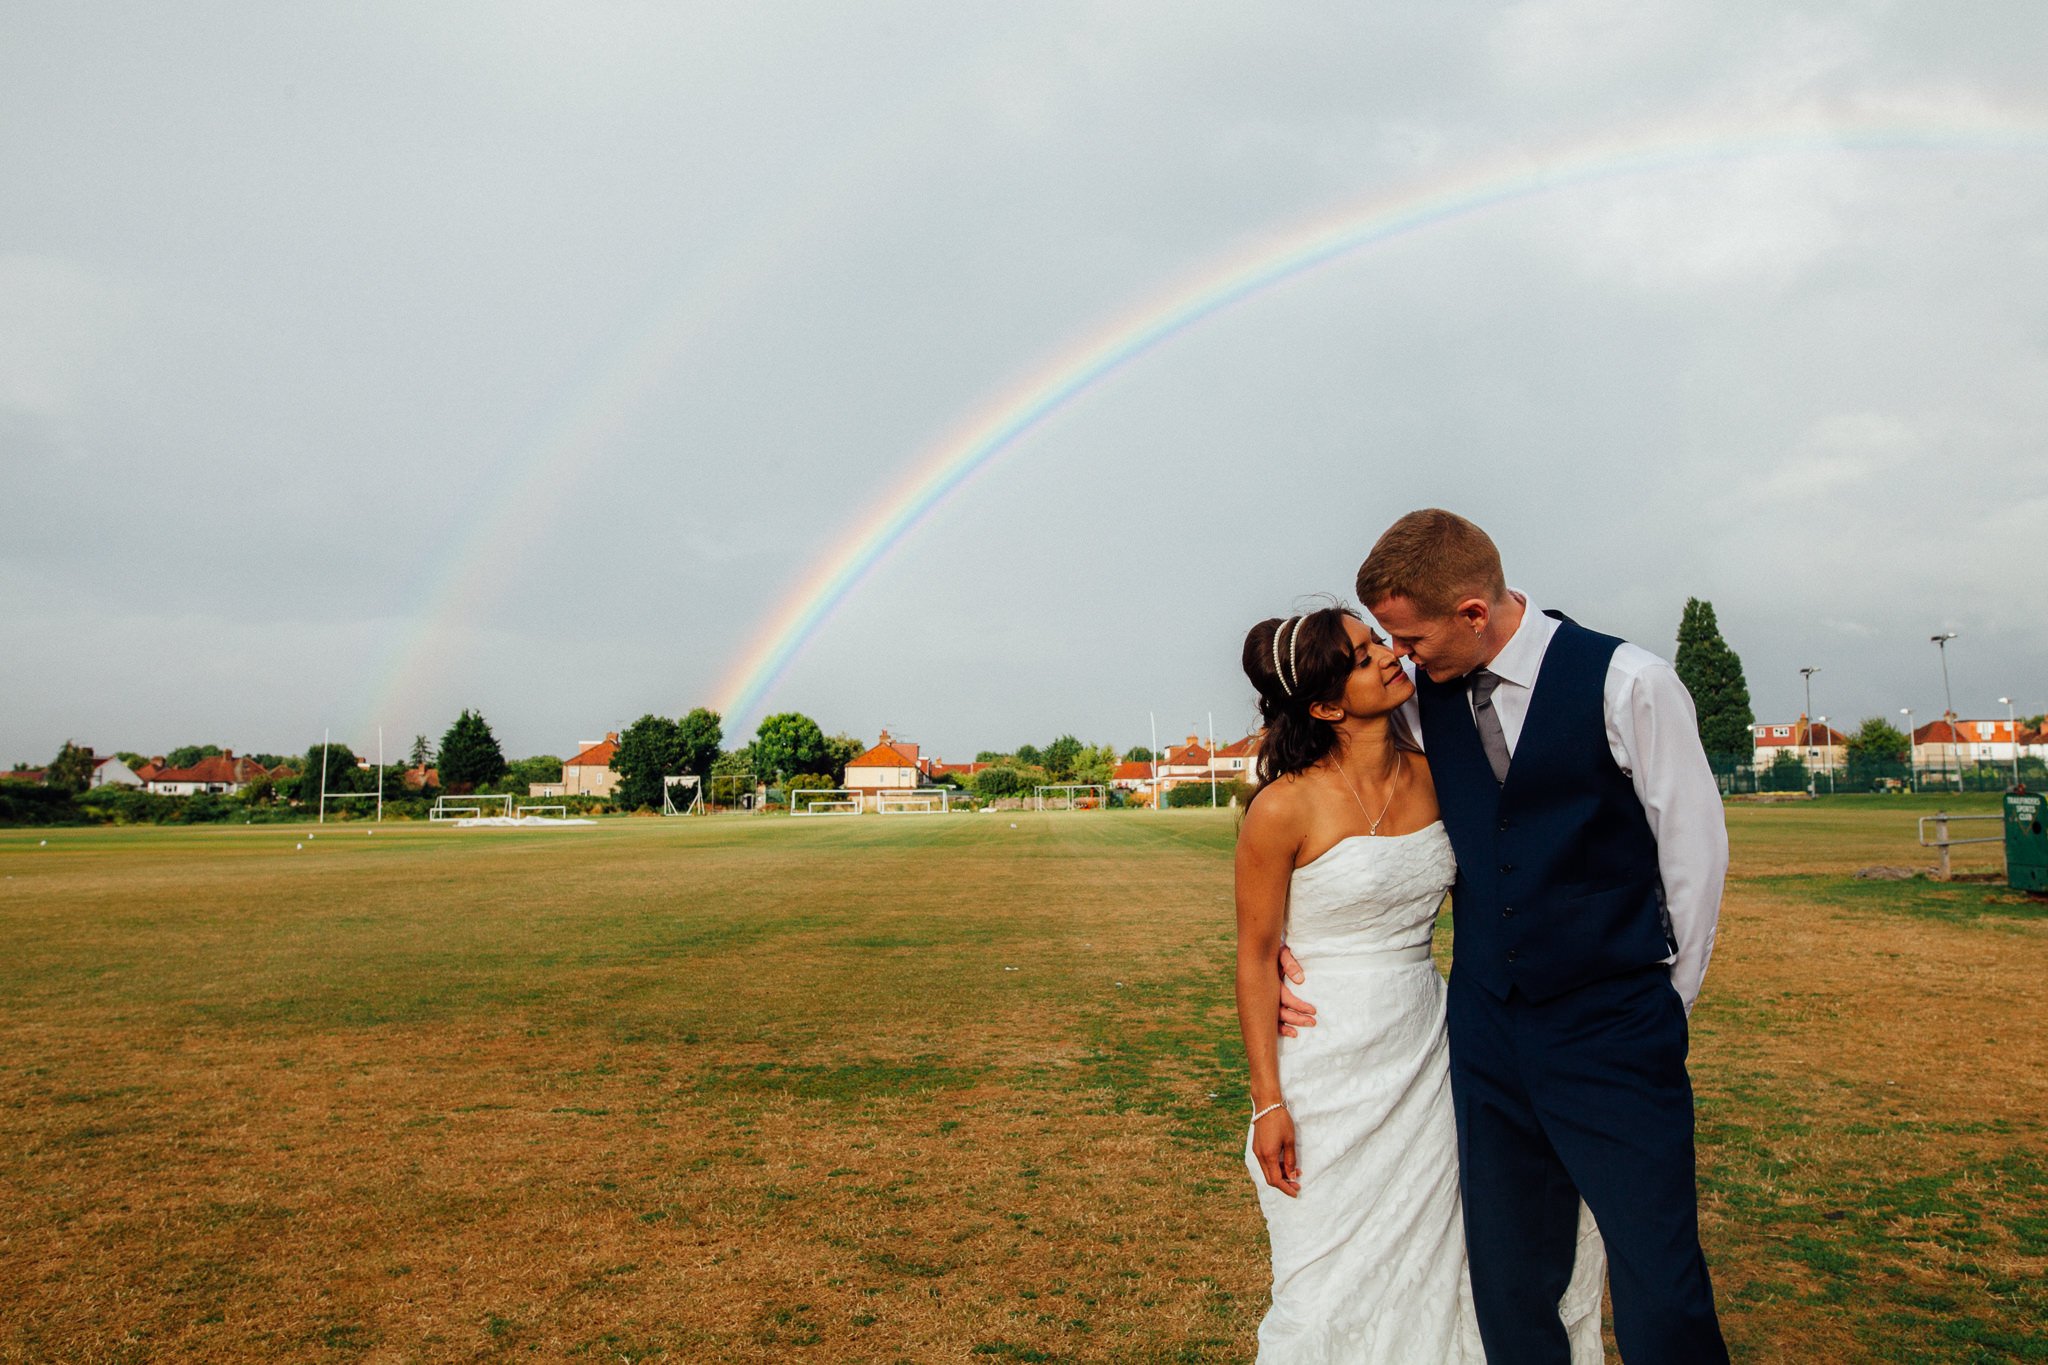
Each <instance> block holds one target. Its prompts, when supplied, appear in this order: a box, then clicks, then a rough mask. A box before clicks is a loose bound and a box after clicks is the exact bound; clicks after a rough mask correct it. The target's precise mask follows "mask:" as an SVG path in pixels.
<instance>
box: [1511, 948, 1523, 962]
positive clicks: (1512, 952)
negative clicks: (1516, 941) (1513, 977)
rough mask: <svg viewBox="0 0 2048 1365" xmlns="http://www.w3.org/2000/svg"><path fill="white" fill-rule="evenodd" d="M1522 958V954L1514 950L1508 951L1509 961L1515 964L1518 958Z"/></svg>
mask: <svg viewBox="0 0 2048 1365" xmlns="http://www.w3.org/2000/svg"><path fill="white" fill-rule="evenodd" d="M1520 956H1521V954H1520V953H1518V952H1516V951H1515V950H1514V949H1513V948H1510V949H1508V961H1510V962H1513V961H1514V960H1515V959H1516V958H1518V957H1520Z"/></svg>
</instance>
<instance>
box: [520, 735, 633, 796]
mask: <svg viewBox="0 0 2048 1365" xmlns="http://www.w3.org/2000/svg"><path fill="white" fill-rule="evenodd" d="M618 752H619V732H618V731H616V730H613V731H611V732H610V733H608V734H607V735H605V737H604V738H603V739H580V740H577V741H576V753H575V756H574V757H571V758H565V759H563V760H562V782H561V791H560V793H559V794H560V795H563V796H610V795H611V794H612V793H613V792H614V791H616V790H618V786H619V775H618V774H617V773H615V772H613V771H612V759H613V758H614V757H615V756H616V755H617V754H618ZM535 794H536V795H540V794H541V793H535ZM546 794H547V795H550V796H552V795H556V794H557V793H554V792H549V793H546Z"/></svg>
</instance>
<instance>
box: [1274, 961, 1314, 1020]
mask: <svg viewBox="0 0 2048 1365" xmlns="http://www.w3.org/2000/svg"><path fill="white" fill-rule="evenodd" d="M1303 980H1304V977H1303V975H1302V970H1301V963H1300V962H1298V961H1296V960H1295V956H1294V950H1293V949H1292V948H1289V947H1288V946H1287V945H1286V944H1284V943H1283V944H1281V945H1280V1036H1281V1037H1282V1038H1296V1037H1299V1036H1300V1035H1299V1034H1297V1033H1296V1032H1295V1030H1296V1029H1304V1028H1314V1027H1315V1026H1316V1007H1315V1006H1314V1005H1311V1004H1309V1002H1308V1001H1306V1000H1304V999H1302V998H1301V997H1300V996H1298V995H1296V994H1295V993H1294V992H1293V991H1292V990H1290V989H1289V988H1288V985H1289V983H1290V982H1291V983H1293V984H1294V985H1296V986H1299V985H1300V984H1301V983H1302V981H1303Z"/></svg>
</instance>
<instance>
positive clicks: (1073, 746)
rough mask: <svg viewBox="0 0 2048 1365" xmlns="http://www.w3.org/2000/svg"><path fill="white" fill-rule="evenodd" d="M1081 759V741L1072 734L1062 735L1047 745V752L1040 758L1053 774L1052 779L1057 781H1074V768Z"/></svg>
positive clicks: (1046, 768)
mask: <svg viewBox="0 0 2048 1365" xmlns="http://www.w3.org/2000/svg"><path fill="white" fill-rule="evenodd" d="M1080 761H1081V741H1080V740H1078V739H1075V738H1074V737H1073V736H1072V735H1061V736H1060V737H1059V738H1058V739H1056V740H1054V741H1053V742H1052V743H1050V744H1048V745H1046V746H1045V753H1044V755H1043V757H1042V758H1041V759H1040V762H1042V763H1044V764H1045V770H1046V771H1047V772H1049V773H1051V774H1052V780H1053V781H1055V782H1071V781H1073V780H1074V768H1075V766H1076V765H1078V764H1079V763H1080Z"/></svg>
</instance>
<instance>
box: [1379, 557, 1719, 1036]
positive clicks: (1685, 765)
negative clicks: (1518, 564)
mask: <svg viewBox="0 0 2048 1365" xmlns="http://www.w3.org/2000/svg"><path fill="white" fill-rule="evenodd" d="M1515 596H1517V597H1519V598H1521V599H1522V603H1523V615H1522V624H1521V625H1520V626H1518V627H1516V629H1515V633H1514V635H1513V637H1512V638H1510V639H1509V640H1508V642H1507V643H1506V644H1505V645H1503V646H1501V650H1500V653H1498V654H1496V655H1495V656H1494V657H1493V660H1492V662H1490V663H1488V664H1487V665H1486V668H1487V670H1488V671H1489V672H1491V673H1493V674H1494V675H1495V676H1496V677H1498V678H1499V679H1500V686H1499V687H1497V688H1495V689H1494V693H1493V709H1494V714H1496V715H1497V716H1499V717H1500V728H1501V733H1502V734H1503V735H1505V736H1506V738H1507V742H1508V755H1509V757H1510V758H1512V757H1513V755H1514V752H1515V746H1516V744H1517V743H1518V742H1519V741H1520V740H1521V737H1522V723H1523V721H1525V720H1526V719H1527V718H1528V715H1529V698H1530V696H1531V694H1532V693H1533V692H1534V691H1535V688H1536V674H1537V672H1538V670H1540V669H1541V668H1542V666H1543V655H1544V653H1545V652H1546V651H1547V650H1548V649H1549V648H1550V641H1551V638H1552V637H1553V636H1555V635H1556V634H1557V621H1556V619H1555V618H1553V617H1549V616H1545V615H1544V614H1543V613H1542V611H1541V610H1540V609H1539V608H1538V607H1537V606H1536V604H1535V603H1534V602H1531V601H1530V600H1529V599H1528V598H1527V596H1525V595H1524V594H1522V593H1519V592H1518V593H1516V594H1515ZM1403 662H1404V663H1405V662H1406V661H1405V660H1404V661H1403ZM1411 672H1412V665H1411ZM1604 701H1605V708H1604V710H1605V714H1606V717H1607V749H1608V752H1609V753H1611V754H1613V755H1614V761H1615V763H1616V764H1617V765H1618V766H1619V767H1620V768H1621V770H1622V772H1623V773H1624V774H1626V775H1627V776H1628V778H1629V780H1630V781H1631V782H1632V783H1633V784H1634V785H1635V793H1636V799H1637V800H1638V801H1640V802H1642V805H1643V814H1644V815H1645V816H1646V817H1648V819H1649V822H1650V833H1651V835H1652V836H1654V837H1655V839H1656V840H1657V870H1658V873H1659V875H1660V877H1661V879H1662V882H1663V894H1664V915H1665V919H1666V921H1667V922H1668V923H1669V925H1670V928H1671V937H1672V940H1673V941H1674V942H1676V943H1677V945H1678V951H1677V952H1676V953H1675V954H1674V955H1672V956H1671V957H1668V958H1666V959H1665V961H1666V962H1668V963H1670V964H1671V985H1672V988H1673V989H1674V990H1676V991H1677V992H1678V997H1679V999H1681V1000H1683V1001H1684V1002H1685V1008H1686V1010H1687V1011H1688V1012H1690V1011H1691V1009H1692V1006H1693V1001H1695V1000H1697V999H1698V998H1699V993H1700V983H1701V981H1703V980H1704V979H1705V978H1706V974H1707V959H1708V958H1710V957H1712V956H1713V954H1714V933H1715V930H1716V928H1717V927H1718V925H1719V923H1720V918H1721V889H1722V886H1723V884H1724V883H1725V882H1726V881H1727V879H1728V823H1727V819H1726V817H1725V816H1724V814H1723V812H1722V808H1721V786H1720V783H1719V782H1717V781H1716V780H1715V778H1714V770H1713V769H1712V768H1711V767H1710V766H1708V764H1707V754H1706V750H1705V749H1704V748H1702V747H1701V745H1700V734H1699V721H1698V717H1697V715H1696V714H1695V712H1694V710H1693V704H1692V695H1691V694H1690V693H1689V692H1687V691H1686V690H1685V684H1684V683H1682V682H1680V681H1679V680H1678V673H1677V670H1675V669H1673V668H1672V667H1671V665H1670V664H1668V663H1666V662H1664V660H1662V659H1660V658H1658V657H1657V656H1656V655H1654V654H1652V653H1650V651H1649V650H1647V649H1644V648H1642V647H1641V646H1640V645H1632V644H1629V643H1627V642H1626V641H1624V642H1623V643H1622V644H1621V646H1620V647H1619V648H1617V649H1616V650H1615V651H1614V657H1613V659H1612V660H1610V661H1609V662H1608V665H1607V681H1606V688H1605V692H1604ZM1402 711H1403V712H1404V713H1405V714H1404V716H1403V719H1404V720H1405V721H1406V722H1407V724H1408V729H1409V731H1410V733H1411V734H1416V735H1420V734H1421V733H1422V723H1421V719H1422V718H1421V709H1420V707H1419V705H1418V703H1417V701H1416V700H1415V699H1414V698H1412V697H1411V698H1410V699H1409V700H1408V701H1407V702H1405V703H1403V705H1402Z"/></svg>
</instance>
